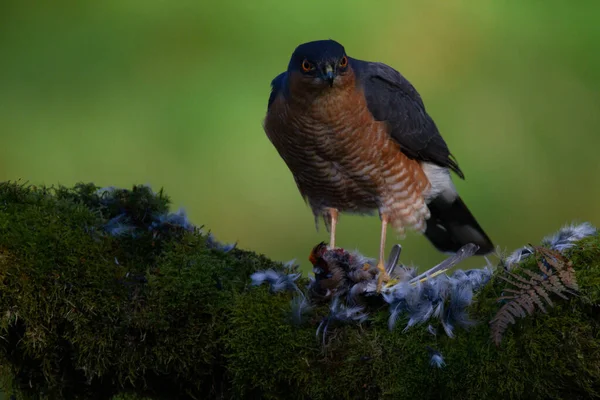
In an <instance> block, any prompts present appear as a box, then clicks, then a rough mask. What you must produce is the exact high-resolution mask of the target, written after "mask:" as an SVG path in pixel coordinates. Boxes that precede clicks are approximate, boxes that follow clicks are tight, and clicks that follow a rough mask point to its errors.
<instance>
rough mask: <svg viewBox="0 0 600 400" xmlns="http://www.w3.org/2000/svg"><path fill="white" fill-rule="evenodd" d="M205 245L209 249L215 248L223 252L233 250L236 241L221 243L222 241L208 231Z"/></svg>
mask: <svg viewBox="0 0 600 400" xmlns="http://www.w3.org/2000/svg"><path fill="white" fill-rule="evenodd" d="M206 246H207V247H208V248H209V249H215V250H219V251H222V252H224V253H229V252H230V251H231V250H233V249H235V248H236V246H237V243H225V244H223V243H221V242H219V241H217V240H216V239H215V237H214V235H213V234H212V233H209V234H208V235H207V236H206Z"/></svg>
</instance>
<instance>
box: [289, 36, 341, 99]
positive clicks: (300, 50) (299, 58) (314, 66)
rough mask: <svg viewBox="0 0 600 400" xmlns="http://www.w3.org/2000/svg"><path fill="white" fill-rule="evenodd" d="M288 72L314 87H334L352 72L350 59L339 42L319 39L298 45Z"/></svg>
mask: <svg viewBox="0 0 600 400" xmlns="http://www.w3.org/2000/svg"><path fill="white" fill-rule="evenodd" d="M288 72H289V73H290V74H293V75H294V76H295V77H297V78H296V79H299V80H300V81H301V82H302V83H304V84H307V85H310V86H312V87H315V88H327V87H333V86H334V85H340V84H342V83H343V81H344V80H345V79H344V78H345V76H347V75H348V73H349V72H350V60H349V59H348V56H347V55H346V51H345V50H344V46H342V45H341V44H339V43H338V42H336V41H334V40H317V41H314V42H308V43H303V44H301V45H300V46H298V47H296V50H294V53H293V54H292V58H291V59H290V63H289V65H288Z"/></svg>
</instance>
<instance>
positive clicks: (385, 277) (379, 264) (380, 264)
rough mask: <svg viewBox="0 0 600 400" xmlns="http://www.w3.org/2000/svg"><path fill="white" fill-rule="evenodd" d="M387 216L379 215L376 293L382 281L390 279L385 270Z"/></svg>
mask: <svg viewBox="0 0 600 400" xmlns="http://www.w3.org/2000/svg"><path fill="white" fill-rule="evenodd" d="M387 224H388V218H387V216H385V215H382V216H381V240H380V242H379V261H378V262H377V269H378V270H379V275H378V277H377V293H380V292H381V285H382V283H383V282H387V281H389V280H390V276H389V275H388V273H387V272H386V270H385V261H384V259H385V237H386V233H387Z"/></svg>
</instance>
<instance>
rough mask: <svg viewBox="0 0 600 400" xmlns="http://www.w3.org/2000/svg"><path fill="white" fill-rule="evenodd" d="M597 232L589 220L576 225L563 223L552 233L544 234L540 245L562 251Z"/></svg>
mask: <svg viewBox="0 0 600 400" xmlns="http://www.w3.org/2000/svg"><path fill="white" fill-rule="evenodd" d="M597 234H598V230H597V229H596V228H595V227H594V226H592V224H590V223H589V222H584V223H582V224H579V225H576V224H571V225H565V226H564V227H562V228H561V229H559V231H558V232H556V233H555V234H553V235H550V236H546V237H545V238H544V239H542V243H541V244H542V246H548V247H550V248H551V249H554V250H558V251H561V252H562V251H564V250H567V249H570V248H571V247H573V246H574V243H575V242H577V241H579V240H581V239H583V238H586V237H588V236H594V235H597Z"/></svg>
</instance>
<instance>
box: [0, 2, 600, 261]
mask: <svg viewBox="0 0 600 400" xmlns="http://www.w3.org/2000/svg"><path fill="white" fill-rule="evenodd" d="M599 17H600V2H598V1H587V2H585V1H579V2H575V3H574V2H565V1H553V0H552V1H539V0H537V1H483V0H479V1H448V0H443V1H435V2H433V1H420V2H416V1H410V2H409V1H398V0H394V1H385V2H375V1H373V2H366V1H355V0H350V1H345V2H324V1H294V2H284V1H274V0H268V1H264V0H263V1H248V2H242V1H238V2H233V1H229V0H224V1H212V2H209V1H178V2H167V1H117V0H112V1H111V0H108V1H97V2H91V1H90V2H83V1H80V2H76V1H69V2H66V1H55V2H47V3H42V2H38V4H34V3H32V2H17V1H3V2H1V3H0V139H1V141H0V180H17V179H22V180H26V181H29V182H30V183H33V184H48V185H51V184H57V183H60V184H64V185H72V184H74V183H76V182H79V181H84V182H90V181H92V182H94V183H96V184H98V185H102V186H107V185H115V186H119V187H131V185H133V184H150V185H151V186H152V187H153V188H154V189H159V188H160V187H164V188H165V190H166V191H167V193H168V194H169V195H170V196H171V197H172V200H173V203H174V204H173V206H174V208H178V207H180V206H182V207H185V209H186V210H187V211H188V213H189V215H190V217H191V219H192V220H193V222H194V223H196V224H198V225H205V227H206V228H207V229H211V230H212V232H213V233H214V234H215V235H216V237H217V239H219V240H222V241H226V242H235V241H237V242H238V243H239V246H240V247H242V248H248V249H253V250H256V251H258V252H262V253H265V254H266V255H268V256H269V257H271V258H273V259H276V260H281V261H287V260H290V259H293V258H296V259H297V260H298V261H299V262H301V264H302V266H303V267H304V268H305V269H306V270H308V260H307V257H308V254H309V251H310V249H311V248H312V246H313V245H315V244H316V243H318V242H319V241H321V240H328V235H327V233H326V231H325V230H324V229H321V230H320V232H317V231H316V230H315V227H314V222H313V218H312V214H311V212H310V210H309V209H308V207H307V206H306V205H305V203H304V201H303V200H302V199H301V197H300V195H299V194H298V192H297V190H296V187H295V184H294V182H293V179H292V176H291V174H290V172H289V171H288V169H287V167H286V166H285V164H284V163H283V161H282V160H281V159H280V158H279V156H278V154H277V153H276V151H275V149H274V148H273V147H272V145H271V144H270V142H269V141H268V139H267V138H266V136H265V134H264V132H263V130H262V120H263V117H264V114H265V111H266V104H267V98H268V95H269V90H270V88H269V84H270V81H271V79H272V78H273V77H274V76H275V75H276V74H278V73H279V72H281V71H283V70H284V69H285V67H286V65H287V62H288V59H289V57H290V55H291V52H292V51H293V50H294V48H295V46H297V45H298V44H300V43H302V42H305V41H310V40H316V39H323V38H333V39H336V40H338V41H340V42H341V43H342V44H344V45H345V47H346V50H347V51H348V53H349V54H350V55H351V56H354V57H356V58H361V59H367V60H372V61H374V60H377V61H383V62H385V63H388V64H390V65H391V66H393V67H395V68H397V69H398V70H399V71H401V72H402V73H403V74H404V75H405V76H406V77H407V78H408V79H409V80H410V81H411V82H412V83H413V84H414V85H415V86H416V88H417V89H418V90H419V91H420V93H421V95H422V96H423V98H424V101H425V104H426V106H427V109H428V111H429V112H430V114H431V115H432V116H433V118H434V119H435V121H436V123H437V125H438V127H439V128H440V130H441V132H442V134H443V136H444V138H445V139H446V141H447V142H448V144H449V146H450V149H451V151H452V152H453V153H454V154H455V156H456V157H457V159H458V161H459V163H460V165H461V167H462V169H463V171H464V172H465V174H466V178H467V179H466V181H460V180H458V179H455V181H456V185H457V186H458V188H459V191H460V193H461V194H462V197H463V198H464V200H465V201H466V203H467V204H468V205H469V207H470V208H471V210H472V211H473V213H474V214H475V215H476V217H477V218H478V219H479V221H480V223H481V224H482V226H483V227H484V228H485V229H486V230H487V231H488V233H489V235H490V236H491V237H492V239H493V240H494V242H495V244H497V245H499V246H500V247H501V248H502V249H508V250H512V249H514V248H516V247H518V246H521V245H524V244H526V243H528V242H533V243H537V242H539V240H540V239H541V238H542V237H543V236H545V235H546V234H548V233H551V232H554V231H555V230H556V229H557V228H559V227H560V226H561V225H563V224H564V223H567V222H571V221H573V220H577V221H583V220H588V221H591V222H592V223H594V224H600V202H599V201H598V197H599V195H600V162H598V159H597V156H596V154H597V151H598V146H599V145H600V135H599V132H598V126H599V124H600V112H599V111H600V24H599V23H598V21H599V20H600V19H599ZM338 232H339V234H338V245H340V246H342V247H345V248H349V249H358V250H360V251H361V252H363V253H365V254H367V255H369V256H373V257H374V256H376V254H377V248H378V241H379V220H378V218H377V217H376V216H374V217H356V216H343V217H342V219H341V221H340V225H339V231H338ZM395 241H396V236H395V235H394V233H393V232H390V233H389V236H388V250H389V248H390V247H391V245H392V244H393V243H394V242H395ZM402 243H403V245H404V246H405V249H404V253H403V256H402V260H403V261H404V262H405V263H409V264H410V263H414V264H416V265H421V266H431V265H433V264H434V263H435V262H438V261H440V260H441V259H442V258H444V256H443V255H441V254H440V253H438V252H437V251H436V250H435V249H434V248H433V247H432V246H431V245H430V244H429V242H427V240H426V239H425V238H424V237H422V236H419V235H417V234H414V233H412V234H409V236H408V237H407V238H406V240H404V241H402ZM482 262H483V261H482V260H481V259H475V260H470V263H471V264H470V265H480V264H481V263H482Z"/></svg>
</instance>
